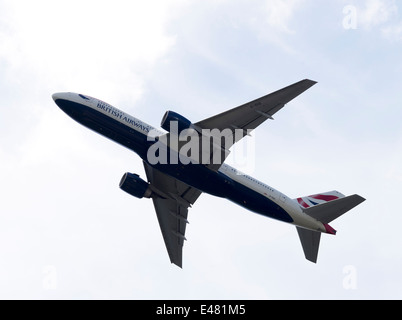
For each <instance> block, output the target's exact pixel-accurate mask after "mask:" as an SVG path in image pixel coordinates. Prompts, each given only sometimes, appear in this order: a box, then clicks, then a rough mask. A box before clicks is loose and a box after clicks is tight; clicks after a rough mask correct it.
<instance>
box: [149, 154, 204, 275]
mask: <svg viewBox="0 0 402 320" xmlns="http://www.w3.org/2000/svg"><path fill="white" fill-rule="evenodd" d="M144 167H145V172H146V174H147V178H148V181H149V182H150V183H151V186H152V187H153V188H155V190H157V193H159V195H157V196H153V198H152V201H153V203H154V207H155V211H156V216H157V218H158V222H159V226H160V229H161V232H162V236H163V240H164V242H165V245H166V249H167V252H168V254H169V258H170V262H171V263H174V264H175V265H177V266H179V267H180V268H182V266H183V244H184V241H185V240H186V237H185V234H186V226H187V224H188V223H189V222H188V220H187V216H188V208H189V207H190V206H191V205H192V204H194V203H195V201H196V200H197V199H198V197H199V196H200V195H201V191H199V190H198V189H195V188H193V187H190V186H189V185H187V184H185V183H183V182H181V181H179V180H177V179H174V178H172V177H170V176H168V175H166V174H164V173H162V172H160V171H159V170H157V169H154V168H153V167H151V166H150V165H149V164H147V163H146V162H144Z"/></svg>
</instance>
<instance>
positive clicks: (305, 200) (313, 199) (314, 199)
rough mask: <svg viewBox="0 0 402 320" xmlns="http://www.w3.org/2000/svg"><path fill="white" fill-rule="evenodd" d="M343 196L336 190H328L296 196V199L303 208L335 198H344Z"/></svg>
mask: <svg viewBox="0 0 402 320" xmlns="http://www.w3.org/2000/svg"><path fill="white" fill-rule="evenodd" d="M344 197H345V196H344V195H343V194H342V193H340V192H338V191H330V192H324V193H319V194H314V195H311V196H307V197H300V198H297V199H296V201H297V202H298V203H299V204H300V206H301V207H303V208H304V209H307V208H311V207H314V206H316V205H319V204H323V203H326V202H329V201H333V200H337V199H341V198H344Z"/></svg>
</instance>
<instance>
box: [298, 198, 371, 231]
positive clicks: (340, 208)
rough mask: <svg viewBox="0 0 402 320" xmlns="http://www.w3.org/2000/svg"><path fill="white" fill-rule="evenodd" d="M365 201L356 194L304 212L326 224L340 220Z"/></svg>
mask: <svg viewBox="0 0 402 320" xmlns="http://www.w3.org/2000/svg"><path fill="white" fill-rule="evenodd" d="M365 200H366V199H364V198H363V197H361V196H359V195H357V194H355V195H352V196H349V197H345V198H340V199H337V200H332V201H329V202H325V203H323V204H319V205H316V206H313V207H310V208H306V209H303V211H304V213H306V214H307V215H309V216H310V217H313V218H314V219H317V220H318V221H320V222H322V223H324V224H326V223H330V222H331V221H333V220H335V219H337V218H339V217H340V216H341V215H343V214H344V213H346V212H348V211H349V210H351V209H353V208H354V207H356V206H357V205H359V204H360V203H362V202H363V201H365Z"/></svg>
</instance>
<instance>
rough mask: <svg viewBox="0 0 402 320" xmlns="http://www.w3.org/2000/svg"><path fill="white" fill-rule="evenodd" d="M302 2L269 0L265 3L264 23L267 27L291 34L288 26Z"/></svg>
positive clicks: (299, 0) (297, 0) (295, 0)
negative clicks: (265, 16)
mask: <svg viewBox="0 0 402 320" xmlns="http://www.w3.org/2000/svg"><path fill="white" fill-rule="evenodd" d="M303 2H304V0H285V1H283V0H270V1H266V3H265V8H266V14H267V18H266V22H267V24H268V25H269V26H271V27H273V28H275V29H277V30H279V31H282V32H285V33H293V32H294V31H293V30H292V29H291V28H290V26H289V24H290V22H291V19H292V18H293V15H294V13H295V11H296V9H298V8H299V7H300V6H301V5H302V4H303Z"/></svg>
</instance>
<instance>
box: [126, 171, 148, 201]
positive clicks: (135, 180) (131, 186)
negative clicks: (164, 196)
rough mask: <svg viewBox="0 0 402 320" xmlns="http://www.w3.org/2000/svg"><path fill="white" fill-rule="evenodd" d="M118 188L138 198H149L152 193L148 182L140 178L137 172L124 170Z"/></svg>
mask: <svg viewBox="0 0 402 320" xmlns="http://www.w3.org/2000/svg"><path fill="white" fill-rule="evenodd" d="M120 189H122V190H123V191H125V192H127V193H128V194H130V195H132V196H134V197H137V198H139V199H142V198H144V197H145V198H150V197H151V195H152V191H151V188H150V187H149V184H148V183H147V182H145V181H144V180H142V179H141V178H140V176H139V175H138V174H133V173H129V172H126V173H125V174H124V176H123V177H122V178H121V181H120Z"/></svg>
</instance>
